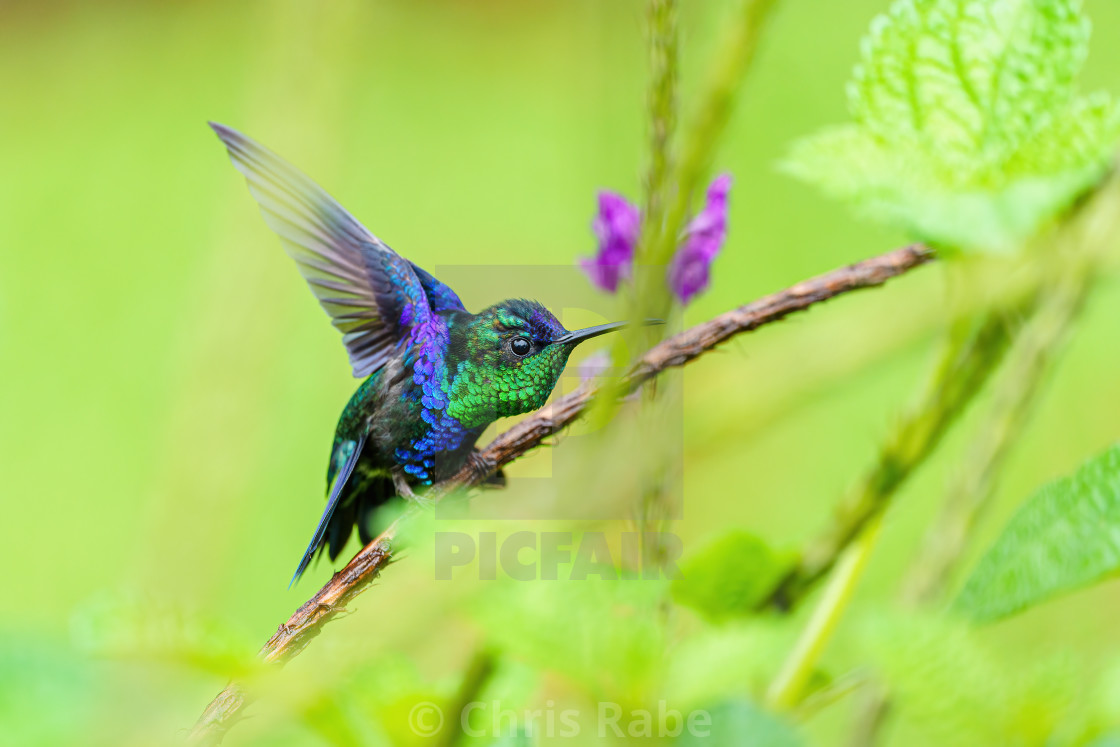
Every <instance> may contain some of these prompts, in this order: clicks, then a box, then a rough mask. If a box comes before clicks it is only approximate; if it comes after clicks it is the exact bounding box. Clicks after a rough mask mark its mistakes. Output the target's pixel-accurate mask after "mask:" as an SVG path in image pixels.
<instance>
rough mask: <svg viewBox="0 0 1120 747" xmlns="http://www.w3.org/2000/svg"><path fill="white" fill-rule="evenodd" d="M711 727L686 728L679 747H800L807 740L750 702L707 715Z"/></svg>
mask: <svg viewBox="0 0 1120 747" xmlns="http://www.w3.org/2000/svg"><path fill="white" fill-rule="evenodd" d="M704 713H706V715H707V716H708V717H709V718H710V720H711V725H710V726H702V725H695V722H694V725H693V726H692V728H685V730H684V731H683V732H682V733H681V735H680V736H679V737H678V738H677V740H676V742H675V744H677V745H678V747H742V745H750V747H799V745H802V744H804V741H803V740H802V739H801V737H800V736H799V735H798V734H797V732H796V731H794V730H793V728H792V727H790V726H789V725H788V724H786V723H785V722H784V721H782V720H780V719H779V718H778V717H777V716H774V715H772V714H770V713H767V712H766V711H764V710H762V709H761V708H759V707H758V706H756V705H755V704H753V703H751V702H750V701H747V700H726V701H723V702H721V703H717V704H716V705H714V706H712V707H711V708H708V709H706V711H705V712H704Z"/></svg>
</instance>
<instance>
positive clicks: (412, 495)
mask: <svg viewBox="0 0 1120 747" xmlns="http://www.w3.org/2000/svg"><path fill="white" fill-rule="evenodd" d="M393 486H394V487H395V488H396V489H397V495H399V496H401V497H402V498H405V499H406V500H409V501H412V502H413V503H415V504H416V505H418V506H420V507H421V508H431V507H432V506H434V505H435V503H436V502H435V501H434V500H432V499H431V498H425V497H424V496H422V495H417V493H416V491H414V490H413V489H412V486H411V485H409V484H408V479H407V478H406V477H405V475H404V470H402V469H401V468H400V467H396V468H394V469H393Z"/></svg>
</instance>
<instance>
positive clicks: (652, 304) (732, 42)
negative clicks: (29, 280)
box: [638, 0, 775, 318]
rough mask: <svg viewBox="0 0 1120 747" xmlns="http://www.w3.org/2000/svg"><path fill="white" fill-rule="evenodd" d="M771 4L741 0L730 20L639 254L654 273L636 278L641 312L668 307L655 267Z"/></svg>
mask: <svg viewBox="0 0 1120 747" xmlns="http://www.w3.org/2000/svg"><path fill="white" fill-rule="evenodd" d="M774 5H775V0H742V4H741V6H740V8H739V11H738V13H737V17H736V18H735V19H734V20H733V21H732V22H731V23H730V24H728V31H727V36H726V37H725V38H724V40H723V42H722V44H721V46H720V51H719V53H718V54H717V56H716V62H715V67H714V68H713V70H712V72H711V74H710V75H709V77H708V82H707V88H706V89H705V91H704V93H703V95H702V96H701V98H700V105H699V107H698V109H697V115H696V118H695V119H694V120H693V121H692V123H691V125H690V126H689V128H688V130H687V132H686V133H685V136H684V139H683V141H682V148H681V157H680V161H679V162H678V163H677V164H676V168H675V170H674V173H673V180H672V183H673V194H672V197H671V201H670V202H669V203H668V205H667V209H666V212H665V216H664V220H663V221H661V222H660V225H659V226H658V228H659V230H658V231H657V233H656V234H655V235H654V236H652V237H651V239H650V245H649V247H648V250H647V251H645V252H644V253H643V257H642V259H643V260H644V262H645V263H646V264H648V265H649V266H651V267H653V268H654V271H653V272H649V273H646V277H644V278H639V280H640V281H642V282H643V283H644V286H645V287H640V288H638V291H639V294H638V298H639V299H640V300H641V302H642V304H643V309H642V311H641V313H640V316H642V315H644V316H651V317H657V318H663V317H664V316H665V314H666V313H667V311H668V309H669V308H670V304H671V298H670V296H669V294H668V292H667V291H666V289H665V282H664V281H665V279H664V276H663V274H661V273H659V272H657V271H656V268H658V267H663V266H666V265H668V264H669V260H670V259H671V258H672V256H673V253H674V252H675V251H676V248H677V239H678V237H679V236H680V233H681V231H682V230H683V228H684V225H685V220H686V218H687V216H688V213H689V209H690V206H691V203H692V199H693V197H694V196H695V194H696V192H697V189H698V188H699V187H700V184H701V181H702V180H703V178H704V176H705V174H706V173H707V172H708V170H709V169H710V167H711V162H712V158H713V155H714V153H715V150H716V146H717V145H718V144H719V143H720V141H721V140H722V138H723V134H724V130H725V129H726V128H727V122H728V120H729V119H730V117H731V112H732V109H733V105H734V103H735V97H736V94H737V93H738V90H739V85H740V83H741V82H742V80H743V77H744V75H745V74H746V72H747V70H748V68H749V67H750V64H751V62H752V61H753V60H754V57H755V53H756V52H757V50H758V40H759V38H760V36H761V32H762V27H763V25H764V22H765V20H766V18H767V16H768V14H769V12H770V10H771V9H772V8H773V6H774Z"/></svg>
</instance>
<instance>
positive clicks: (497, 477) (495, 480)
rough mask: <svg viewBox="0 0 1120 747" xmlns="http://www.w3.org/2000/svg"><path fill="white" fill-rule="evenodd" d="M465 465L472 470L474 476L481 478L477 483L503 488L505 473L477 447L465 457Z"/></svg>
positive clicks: (483, 485) (487, 486)
mask: <svg viewBox="0 0 1120 747" xmlns="http://www.w3.org/2000/svg"><path fill="white" fill-rule="evenodd" d="M467 466H468V467H469V468H470V469H471V471H472V472H474V474H475V477H476V478H478V479H480V480H481V482H480V483H479V484H480V485H481V486H482V487H484V488H504V487H505V486H506V473H505V472H502V470H501V468H500V467H497V466H496V465H495V464H494V461H493V460H492V459H488V458H487V457H484V456H483V455H482V452H481V451H479V450H478V449H475V450H474V451H472V452H471V453H470V456H468V457H467ZM484 475H485V477H484Z"/></svg>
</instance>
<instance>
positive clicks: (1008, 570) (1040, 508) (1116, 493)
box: [954, 445, 1120, 621]
mask: <svg viewBox="0 0 1120 747" xmlns="http://www.w3.org/2000/svg"><path fill="white" fill-rule="evenodd" d="M1118 570H1120V445H1116V446H1113V447H1112V448H1111V449H1109V450H1108V451H1106V452H1105V453H1103V454H1101V455H1100V456H1097V457H1095V458H1093V459H1091V460H1090V461H1088V462H1086V463H1085V464H1084V465H1082V467H1081V468H1080V469H1078V470H1077V472H1075V473H1074V474H1073V475H1071V476H1069V477H1066V478H1063V479H1061V480H1057V481H1056V482H1053V483H1050V484H1049V485H1046V486H1044V487H1043V488H1042V489H1041V490H1039V491H1038V492H1037V493H1035V494H1034V495H1033V496H1031V498H1029V499H1028V500H1027V502H1026V503H1024V504H1023V506H1022V507H1021V508H1020V509H1019V511H1018V512H1017V513H1016V514H1015V515H1014V516H1013V517H1012V518H1011V521H1010V522H1008V524H1007V526H1006V527H1005V528H1004V530H1003V533H1002V534H1001V535H1000V537H999V539H997V540H996V542H995V544H994V545H992V547H991V549H989V550H988V552H987V553H986V554H985V555H984V557H983V558H981V560H980V563H979V564H978V565H977V567H976V570H974V571H973V573H972V575H971V576H970V577H969V579H968V581H967V582H966V583H965V586H964V588H963V589H962V590H961V593H960V595H959V596H958V597H957V600H956V602H955V603H954V607H955V609H956V610H957V611H958V612H960V613H962V614H964V615H966V616H968V617H969V618H971V619H972V620H975V621H990V620H996V619H998V618H1001V617H1005V616H1007V615H1010V614H1012V613H1014V612H1018V611H1020V610H1023V609H1026V608H1027V607H1030V606H1031V605H1034V604H1038V603H1039V602H1042V601H1044V600H1046V599H1049V598H1050V597H1053V596H1055V595H1057V594H1061V593H1063V592H1067V591H1071V590H1073V589H1077V588H1080V587H1083V586H1087V585H1089V584H1092V583H1094V582H1096V581H1100V580H1102V579H1104V578H1106V577H1108V576H1111V575H1112V574H1114V573H1116V572H1117V571H1118Z"/></svg>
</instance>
